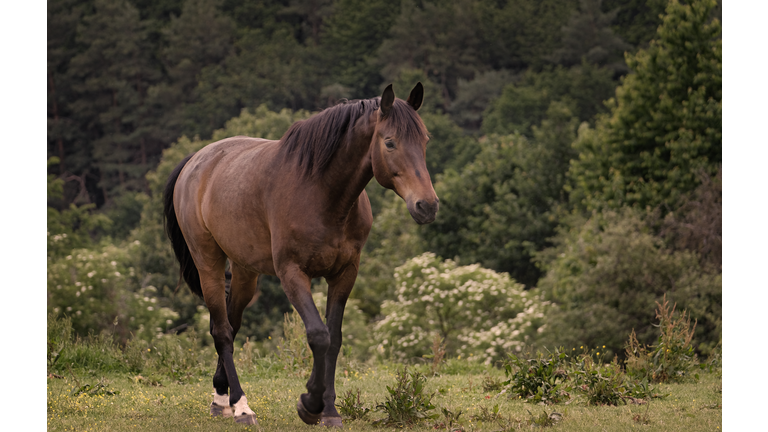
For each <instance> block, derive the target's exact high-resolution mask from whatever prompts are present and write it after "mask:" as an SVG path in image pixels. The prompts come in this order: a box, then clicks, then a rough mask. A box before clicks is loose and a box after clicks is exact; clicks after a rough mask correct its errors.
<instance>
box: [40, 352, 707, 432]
mask: <svg viewBox="0 0 768 432" xmlns="http://www.w3.org/2000/svg"><path fill="white" fill-rule="evenodd" d="M456 364H457V361H456V360H451V361H449V362H448V364H447V365H446V366H447V367H444V373H443V375H441V376H435V377H430V378H429V379H428V381H427V391H428V392H429V393H432V392H435V395H434V398H433V399H432V402H433V404H434V405H435V406H436V407H437V408H436V409H435V410H434V413H435V414H439V418H437V419H433V420H427V421H425V422H423V423H422V424H421V425H418V426H415V427H413V430H417V431H422V430H423V431H427V430H431V431H432V430H449V431H450V430H464V431H501V430H519V429H520V430H522V429H525V430H527V429H532V428H537V427H535V425H531V420H533V419H535V418H537V417H539V416H541V415H542V413H544V412H546V413H547V414H552V413H553V412H557V413H559V414H560V416H557V415H553V416H552V417H553V418H556V419H558V420H559V421H557V423H555V424H554V425H553V426H551V427H547V429H549V430H553V431H555V430H560V431H636V430H648V431H661V430H663V431H720V430H722V377H721V374H720V373H702V374H700V380H699V381H698V382H695V383H694V382H691V383H686V384H660V385H658V386H657V389H658V390H659V391H660V392H661V393H665V394H666V393H668V394H669V395H668V396H666V397H665V398H662V399H653V400H651V401H649V402H647V403H643V404H640V405H638V404H628V405H621V406H618V407H609V406H586V404H585V402H584V400H583V399H582V398H580V397H579V396H576V397H574V398H572V399H571V401H570V402H569V403H568V404H558V405H551V406H542V405H532V404H529V403H525V402H523V401H522V400H519V399H514V398H509V397H507V395H498V392H485V391H483V385H482V384H483V380H484V379H485V377H487V376H491V377H494V378H496V379H502V378H504V374H503V372H502V371H501V370H498V369H492V368H489V369H482V368H478V367H474V368H468V369H466V370H463V371H461V370H459V372H461V373H455V372H456V369H457V368H456V367H455V366H456ZM451 365H453V367H454V371H451V370H450V369H451ZM399 368H401V367H400V366H397V365H385V366H376V367H375V368H374V367H367V366H358V367H357V368H356V369H354V370H353V368H347V369H346V371H345V370H344V369H340V370H339V373H338V374H337V380H336V383H337V394H338V395H339V399H340V398H341V396H342V395H343V394H344V393H346V392H347V391H348V390H351V391H354V392H356V391H357V390H360V397H361V401H362V403H363V404H364V405H365V406H367V407H371V408H372V407H374V406H375V405H377V404H379V403H382V402H384V401H385V399H386V397H387V395H388V394H389V393H388V392H387V388H386V387H387V385H389V386H393V385H394V384H395V376H396V373H397V371H398V370H399ZM459 369H460V368H459ZM424 370H425V371H426V369H424ZM212 372H213V369H212V368H211V373H212ZM240 376H241V383H242V386H243V389H244V390H245V393H246V395H247V397H248V402H249V405H250V407H251V408H252V409H253V410H254V411H255V412H256V414H257V416H258V420H259V425H258V426H241V425H238V424H235V423H234V421H233V420H232V419H221V418H216V419H213V418H211V417H210V415H209V414H208V405H209V404H210V402H211V400H212V397H211V392H212V387H211V379H210V376H203V375H193V376H187V377H185V378H184V379H183V380H182V381H180V382H179V381H177V382H173V381H172V380H171V379H170V378H168V377H167V376H165V375H157V376H149V375H147V376H141V375H133V374H126V373H106V372H86V371H82V370H77V369H76V370H74V371H68V372H66V373H63V375H58V376H49V377H48V386H47V396H48V413H47V417H48V430H49V431H70V430H75V431H106V430H109V431H123V430H152V431H156V430H168V431H185V430H204V431H209V430H216V431H238V430H254V431H255V430H258V431H300V430H311V429H313V428H317V426H308V425H305V424H304V423H302V422H301V420H299V418H298V416H297V415H296V409H295V405H296V400H297V399H298V397H299V395H300V394H301V393H302V392H304V391H305V389H304V385H305V382H306V379H305V378H302V377H299V376H291V374H290V373H288V372H286V371H281V370H276V369H275V368H274V367H272V368H269V367H268V368H259V369H257V367H253V368H251V370H250V371H249V370H243V371H242V372H241V375H240ZM88 386H89V387H88ZM83 388H85V389H86V391H84V392H81V394H79V395H77V391H78V390H79V389H83ZM494 405H498V407H499V409H498V414H499V415H500V416H502V417H504V420H503V421H499V420H496V421H493V420H489V413H490V412H491V411H492V409H493V407H494ZM443 408H446V409H448V410H449V411H450V412H451V413H453V414H454V415H455V414H458V413H459V412H461V414H460V416H459V417H458V423H456V422H454V423H453V425H452V427H451V425H450V422H446V421H445V415H444V413H443V412H442V409H443ZM484 410H485V411H484ZM483 413H485V418H486V420H485V421H483V420H482V419H481V417H483V416H482V414H483ZM382 417H383V414H381V413H379V412H377V411H371V412H370V413H368V414H367V416H366V417H365V418H364V419H362V420H355V421H347V420H345V425H344V428H343V429H344V430H361V431H366V430H381V429H391V428H386V427H382V426H377V425H373V424H372V421H373V420H376V419H379V418H382ZM445 423H449V425H446V424H445Z"/></svg>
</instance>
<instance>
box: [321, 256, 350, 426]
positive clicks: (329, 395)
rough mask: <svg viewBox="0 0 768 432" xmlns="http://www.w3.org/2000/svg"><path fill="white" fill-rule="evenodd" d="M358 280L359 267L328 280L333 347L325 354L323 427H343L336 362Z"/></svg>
mask: <svg viewBox="0 0 768 432" xmlns="http://www.w3.org/2000/svg"><path fill="white" fill-rule="evenodd" d="M356 278H357V267H356V266H354V265H349V266H347V268H346V269H344V270H343V271H342V272H341V273H340V274H339V275H337V276H336V277H333V278H329V279H328V300H327V303H326V308H325V322H326V324H327V325H328V331H329V332H330V334H331V345H330V346H329V347H328V352H327V353H326V354H325V393H323V403H324V404H325V408H323V417H322V419H321V420H320V424H321V425H323V426H336V427H341V426H342V421H341V416H340V415H339V412H338V411H337V410H336V385H335V381H336V361H337V359H338V357H339V350H340V349H341V341H342V338H341V321H342V318H343V317H344V307H345V306H346V304H347V299H348V298H349V293H350V292H351V291H352V287H353V286H354V284H355V279H356Z"/></svg>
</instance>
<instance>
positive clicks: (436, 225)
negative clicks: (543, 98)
mask: <svg viewBox="0 0 768 432" xmlns="http://www.w3.org/2000/svg"><path fill="white" fill-rule="evenodd" d="M577 121H578V120H577V119H575V118H573V117H572V113H571V110H570V109H569V108H568V106H566V105H565V104H562V103H559V102H552V104H551V105H550V107H549V109H548V118H547V120H544V121H543V122H542V123H541V125H539V126H538V127H534V128H533V131H534V137H533V138H532V139H530V140H529V139H526V138H525V137H523V136H521V135H507V136H490V137H487V138H485V139H484V140H483V141H482V142H481V143H479V144H478V146H479V153H478V154H477V156H476V157H475V159H474V160H473V161H472V162H471V163H470V164H468V165H466V166H464V167H463V168H462V169H461V170H460V171H457V170H453V169H449V170H448V171H446V173H445V174H444V175H443V176H442V177H441V179H440V181H439V182H438V183H437V184H436V185H435V189H436V191H437V194H438V196H439V197H440V217H438V218H437V219H436V220H435V222H433V223H432V224H430V225H427V226H425V227H424V229H423V231H422V235H423V237H424V238H425V240H426V241H427V245H428V249H429V250H432V251H435V252H436V253H439V254H440V255H442V256H448V257H460V259H461V261H462V262H464V263H474V262H479V263H481V264H482V265H483V266H485V267H488V268H492V269H494V270H497V271H504V272H508V273H510V274H511V275H512V276H513V277H514V278H515V279H517V280H518V281H520V282H523V283H525V284H526V285H528V286H533V285H535V284H536V281H537V280H538V277H539V271H538V269H537V268H536V267H535V266H534V264H533V263H532V262H531V260H530V254H531V252H532V251H533V250H539V249H541V248H543V247H545V246H546V245H547V244H548V243H547V238H548V237H549V236H551V235H552V234H554V228H555V226H556V225H557V220H558V219H557V208H558V205H559V203H563V202H566V201H567V199H566V197H565V196H564V194H563V190H562V188H563V185H564V183H565V174H566V172H567V170H568V163H569V161H570V159H571V158H572V157H575V153H574V152H573V150H572V149H571V147H570V144H571V141H572V140H573V138H574V137H575V129H576V124H577Z"/></svg>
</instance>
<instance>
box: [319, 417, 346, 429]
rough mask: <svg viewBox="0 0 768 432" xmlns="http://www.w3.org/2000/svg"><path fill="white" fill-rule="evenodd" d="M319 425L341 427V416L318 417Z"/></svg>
mask: <svg viewBox="0 0 768 432" xmlns="http://www.w3.org/2000/svg"><path fill="white" fill-rule="evenodd" d="M320 426H327V427H342V426H344V425H343V424H342V422H341V417H325V416H323V418H321V419H320Z"/></svg>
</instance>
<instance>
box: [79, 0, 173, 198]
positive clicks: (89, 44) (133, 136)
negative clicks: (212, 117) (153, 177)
mask: <svg viewBox="0 0 768 432" xmlns="http://www.w3.org/2000/svg"><path fill="white" fill-rule="evenodd" d="M94 6H95V13H94V14H93V15H89V16H86V17H84V18H83V20H82V22H81V23H80V25H79V26H78V30H77V42H78V43H81V44H83V45H84V46H85V49H84V50H83V51H82V52H80V53H79V54H77V55H75V56H74V57H73V58H72V60H71V62H70V65H69V66H70V69H69V71H70V73H71V74H72V76H73V79H75V80H77V81H78V83H77V84H76V85H73V87H74V89H75V91H76V92H77V93H78V95H77V99H76V100H75V101H73V102H72V104H71V109H72V111H73V112H76V113H77V115H78V116H79V117H80V118H81V119H82V120H80V121H81V124H82V125H83V126H84V127H85V128H86V131H87V135H88V139H89V140H90V142H91V143H92V157H93V160H94V161H93V163H94V165H96V166H97V167H98V170H99V175H100V179H99V188H100V190H101V192H102V194H103V196H104V199H105V200H108V199H109V197H110V195H111V194H112V193H113V192H116V191H118V190H144V189H145V188H146V184H145V183H144V181H143V176H144V174H145V173H146V171H147V170H148V169H149V167H150V166H151V165H152V162H153V161H152V159H153V157H155V156H158V155H159V151H160V145H161V144H160V143H158V142H155V141H154V140H153V139H152V137H151V132H150V131H151V124H152V122H153V121H154V118H153V117H151V116H149V115H148V112H147V110H148V105H147V103H146V95H147V89H148V88H149V87H150V86H151V85H152V84H155V83H156V82H157V81H158V80H159V79H160V78H161V75H160V71H159V70H158V69H157V68H156V67H154V65H153V64H152V61H151V54H150V53H151V50H150V49H149V47H148V39H147V32H146V29H145V28H144V26H143V25H142V23H141V22H140V20H139V13H138V10H137V9H136V8H135V7H133V6H132V5H131V4H130V3H129V2H127V1H126V0H96V2H95V4H94Z"/></svg>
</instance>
